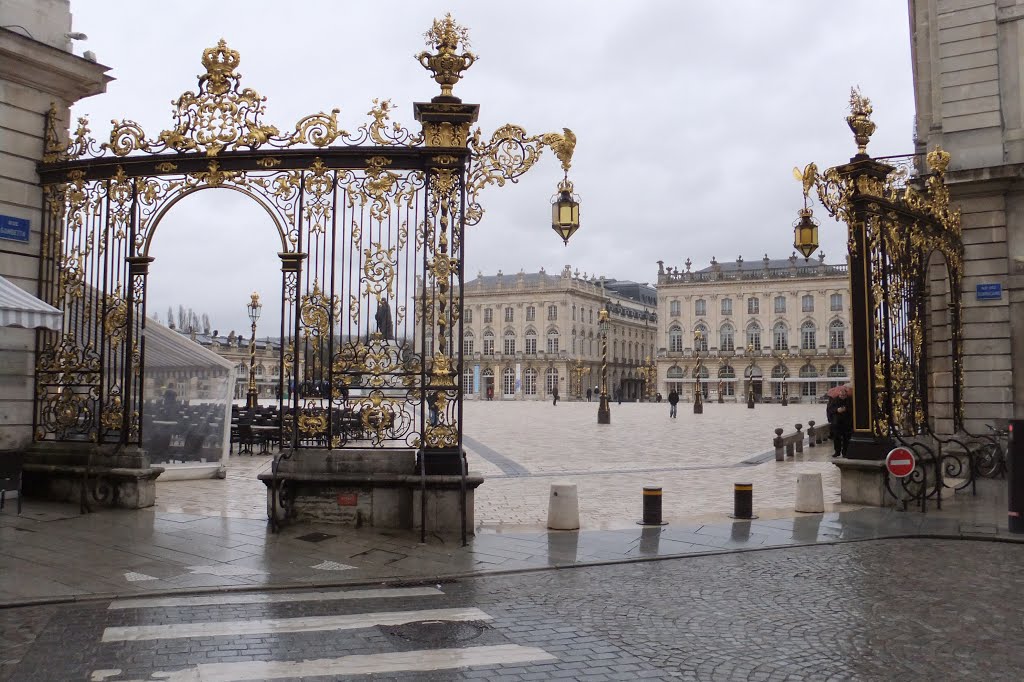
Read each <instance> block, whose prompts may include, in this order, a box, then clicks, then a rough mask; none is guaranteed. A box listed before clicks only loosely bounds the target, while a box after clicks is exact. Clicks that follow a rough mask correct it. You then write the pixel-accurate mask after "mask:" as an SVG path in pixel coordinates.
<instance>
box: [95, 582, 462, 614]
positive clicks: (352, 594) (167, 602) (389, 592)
mask: <svg viewBox="0 0 1024 682" xmlns="http://www.w3.org/2000/svg"><path fill="white" fill-rule="evenodd" d="M442 594H444V592H442V591H441V590H439V589H437V588H435V587H388V588H380V589H371V590H335V591H331V592H270V593H263V594H259V593H254V592H237V593H234V594H208V595H205V596H200V597H143V598H139V599H118V600H115V601H112V602H110V606H108V607H107V608H108V609H109V610H116V609H148V608H166V607H174V606H219V605H222V604H277V603H282V602H293V601H296V602H301V601H334V600H338V599H392V598H399V597H434V596H437V595H442Z"/></svg>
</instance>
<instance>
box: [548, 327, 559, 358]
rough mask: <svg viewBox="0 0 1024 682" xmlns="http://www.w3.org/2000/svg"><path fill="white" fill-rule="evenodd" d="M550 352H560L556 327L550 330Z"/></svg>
mask: <svg viewBox="0 0 1024 682" xmlns="http://www.w3.org/2000/svg"><path fill="white" fill-rule="evenodd" d="M548 352H549V353H557V352H558V332H557V331H555V330H554V329H552V330H550V331H549V332H548Z"/></svg>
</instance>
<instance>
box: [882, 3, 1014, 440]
mask: <svg viewBox="0 0 1024 682" xmlns="http://www.w3.org/2000/svg"><path fill="white" fill-rule="evenodd" d="M909 8H910V27H911V50H912V55H913V68H914V96H915V103H916V106H917V121H916V123H917V125H916V138H917V139H916V140H915V152H916V153H918V154H924V153H926V152H927V151H930V150H932V149H934V148H935V147H936V146H941V147H942V148H943V149H945V150H946V151H948V152H949V153H950V155H951V161H950V165H949V169H948V171H947V173H946V184H947V186H948V187H949V190H950V194H951V197H952V199H953V202H954V204H955V205H957V206H959V207H960V209H961V211H962V225H963V242H964V277H963V288H962V305H963V314H962V327H963V337H962V338H963V387H962V395H963V401H964V418H965V419H964V426H965V427H966V428H967V430H969V431H971V432H973V433H985V432H986V429H985V425H986V424H991V423H992V422H993V421H994V420H997V419H1005V418H1009V417H1013V416H1014V415H1016V416H1017V417H1020V416H1022V415H1024V372H1022V371H1020V370H1019V369H1018V368H1020V367H1021V366H1022V363H1024V180H1022V178H1024V89H1022V87H1021V86H1022V85H1024V2H1022V1H1021V0H910V1H909ZM869 151H870V150H869ZM877 153H879V154H881V153H882V152H881V151H877ZM930 278H931V280H932V284H933V292H932V294H933V295H932V305H931V312H932V320H931V324H930V329H931V332H932V335H931V338H930V342H931V347H930V348H929V364H930V376H929V382H930V394H931V396H932V404H931V405H930V415H931V418H932V420H933V424H932V426H933V428H934V429H935V430H936V431H938V432H939V433H949V432H950V431H951V430H952V428H953V423H952V406H951V402H952V388H951V386H952V372H951V362H950V359H949V354H948V350H946V349H947V348H948V338H949V334H948V331H947V330H946V325H948V316H947V315H946V312H945V309H944V298H945V296H944V292H945V289H944V287H948V280H947V279H946V278H945V277H944V276H943V273H942V267H941V263H932V264H931V269H930ZM980 285H987V286H985V287H983V288H982V290H981V291H983V292H984V293H985V294H987V296H982V295H980V293H979V286H980ZM993 294H995V295H993Z"/></svg>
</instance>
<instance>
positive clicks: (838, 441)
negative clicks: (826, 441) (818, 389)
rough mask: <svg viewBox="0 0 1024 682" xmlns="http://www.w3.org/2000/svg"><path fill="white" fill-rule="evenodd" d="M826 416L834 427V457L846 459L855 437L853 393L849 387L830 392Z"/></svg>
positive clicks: (834, 389)
mask: <svg viewBox="0 0 1024 682" xmlns="http://www.w3.org/2000/svg"><path fill="white" fill-rule="evenodd" d="M828 398H829V399H828V405H827V406H826V407H825V416H826V418H827V419H828V423H829V424H831V425H832V447H833V448H834V450H835V454H834V455H832V456H833V457H844V456H846V451H847V449H848V448H849V446H850V437H851V436H852V435H853V391H852V390H851V388H850V387H849V386H848V385H847V386H837V387H836V388H833V389H832V390H830V391H829V392H828Z"/></svg>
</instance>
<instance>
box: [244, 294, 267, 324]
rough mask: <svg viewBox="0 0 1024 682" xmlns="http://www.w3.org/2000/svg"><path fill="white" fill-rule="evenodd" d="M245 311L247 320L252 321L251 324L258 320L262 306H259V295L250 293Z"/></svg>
mask: <svg viewBox="0 0 1024 682" xmlns="http://www.w3.org/2000/svg"><path fill="white" fill-rule="evenodd" d="M245 308H246V310H248V311H249V319H250V320H252V323H253V324H256V321H257V320H258V319H260V312H261V311H262V310H263V306H262V305H261V304H260V295H259V294H257V293H256V292H255V291H254V292H252V296H251V299H250V301H249V305H247V306H245Z"/></svg>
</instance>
